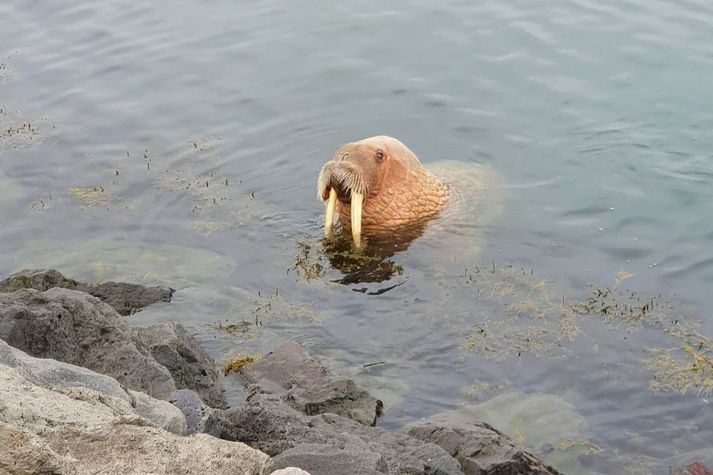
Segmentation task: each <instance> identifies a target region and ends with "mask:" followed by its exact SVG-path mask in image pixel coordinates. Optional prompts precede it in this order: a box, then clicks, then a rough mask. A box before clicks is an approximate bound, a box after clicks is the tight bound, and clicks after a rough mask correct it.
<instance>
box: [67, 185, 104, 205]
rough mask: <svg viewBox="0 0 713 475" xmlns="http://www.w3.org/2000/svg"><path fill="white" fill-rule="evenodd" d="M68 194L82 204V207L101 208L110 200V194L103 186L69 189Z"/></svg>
mask: <svg viewBox="0 0 713 475" xmlns="http://www.w3.org/2000/svg"><path fill="white" fill-rule="evenodd" d="M69 192H70V193H71V194H72V195H73V196H74V197H75V198H76V199H78V200H79V201H80V202H81V203H82V207H83V208H86V207H87V206H101V205H103V204H105V203H107V202H109V200H111V193H110V192H108V191H107V190H106V189H105V188H104V187H103V186H101V185H99V186H92V187H88V188H70V189H69Z"/></svg>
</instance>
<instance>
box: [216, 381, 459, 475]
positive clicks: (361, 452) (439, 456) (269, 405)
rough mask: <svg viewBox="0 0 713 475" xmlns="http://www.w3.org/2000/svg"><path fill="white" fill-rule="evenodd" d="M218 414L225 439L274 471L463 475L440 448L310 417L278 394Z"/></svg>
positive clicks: (329, 417) (341, 420)
mask: <svg viewBox="0 0 713 475" xmlns="http://www.w3.org/2000/svg"><path fill="white" fill-rule="evenodd" d="M218 412H219V413H220V415H221V426H222V429H223V432H222V433H221V437H222V438H224V439H228V440H239V441H241V442H245V443H247V444H248V445H250V446H252V447H254V448H258V449H259V450H261V451H263V452H265V453H267V454H268V455H271V456H272V457H273V459H272V462H271V465H270V468H271V469H273V470H278V469H282V468H286V467H291V466H292V467H300V468H302V469H304V470H307V471H308V472H310V473H311V474H313V475H319V474H332V473H360V474H371V473H380V474H383V473H387V474H397V473H398V474H400V473H412V474H434V473H438V474H442V475H447V474H462V473H463V472H462V470H461V468H460V464H459V463H458V462H457V461H456V460H455V459H454V458H453V457H451V456H450V455H449V454H448V453H447V452H446V451H444V450H443V449H442V448H440V447H438V446H437V445H436V444H432V443H427V442H422V441H420V440H418V439H416V438H414V437H411V436H409V435H407V434H402V433H397V432H388V431H385V430H383V429H381V428H377V427H370V426H365V425H363V424H360V423H358V422H355V421H353V420H351V419H348V418H346V417H342V416H339V415H336V414H320V415H315V416H307V415H305V414H303V413H301V412H298V411H297V410H295V409H294V408H293V407H291V406H290V405H288V404H287V403H286V402H285V401H284V400H282V399H281V398H280V397H279V396H277V395H274V394H263V393H253V394H251V395H250V396H249V398H248V401H247V404H246V405H245V406H243V407H241V408H237V409H231V410H228V411H218Z"/></svg>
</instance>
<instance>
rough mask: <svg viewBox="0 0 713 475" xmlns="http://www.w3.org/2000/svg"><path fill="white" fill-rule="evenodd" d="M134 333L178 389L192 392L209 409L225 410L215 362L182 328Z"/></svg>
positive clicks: (163, 326)
mask: <svg viewBox="0 0 713 475" xmlns="http://www.w3.org/2000/svg"><path fill="white" fill-rule="evenodd" d="M134 333H135V335H136V338H138V340H139V341H140V342H141V343H143V344H144V345H145V346H146V347H148V348H149V350H150V351H151V354H152V355H153V357H154V358H155V359H156V361H158V362H159V363H160V364H161V365H163V366H164V367H166V369H168V371H169V372H170V373H171V376H173V380H174V381H175V383H176V387H177V388H178V389H183V388H188V389H192V390H193V391H195V392H196V393H198V394H199V395H200V397H201V399H202V400H203V401H204V402H205V403H206V404H207V405H208V406H210V407H216V408H225V407H227V403H226V401H225V395H224V394H223V385H222V384H221V382H220V380H219V379H218V371H217V369H216V365H215V361H213V359H212V358H211V357H210V356H208V354H207V353H206V352H205V351H204V350H203V348H201V347H200V346H199V345H198V343H197V342H196V341H195V340H194V339H193V337H192V336H191V335H189V334H188V332H186V330H185V329H184V328H183V327H182V326H181V325H179V324H178V323H159V324H156V325H152V326H151V327H148V328H141V327H135V328H134Z"/></svg>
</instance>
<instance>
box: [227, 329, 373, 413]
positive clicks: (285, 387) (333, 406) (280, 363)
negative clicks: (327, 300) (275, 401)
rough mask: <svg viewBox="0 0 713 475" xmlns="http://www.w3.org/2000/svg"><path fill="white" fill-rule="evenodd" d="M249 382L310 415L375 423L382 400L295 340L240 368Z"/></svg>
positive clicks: (245, 380)
mask: <svg viewBox="0 0 713 475" xmlns="http://www.w3.org/2000/svg"><path fill="white" fill-rule="evenodd" d="M240 373H241V375H242V378H243V380H244V382H245V383H246V384H248V385H249V384H254V385H257V386H259V387H260V388H261V391H263V392H269V393H273V394H277V395H280V396H281V397H282V398H283V399H284V400H285V401H286V402H287V403H288V404H289V405H290V406H292V407H293V408H295V409H297V410H298V411H300V412H302V413H304V414H306V415H308V416H312V415H317V414H324V413H333V414H339V415H340V416H344V417H347V418H349V419H353V420H355V421H357V422H359V423H361V424H364V425H370V426H373V425H376V420H377V419H378V418H379V416H381V414H382V411H383V403H382V402H381V401H380V400H378V399H375V398H374V397H372V396H371V395H369V393H367V392H366V391H364V390H363V389H361V388H359V387H358V386H357V385H356V384H355V383H354V381H352V380H350V379H342V378H335V377H333V376H331V375H330V374H329V371H328V370H327V368H325V367H324V366H323V365H322V364H320V363H319V361H317V360H316V359H314V358H312V357H311V356H310V355H309V353H307V351H305V349H304V348H302V347H301V346H299V345H298V344H297V343H294V342H291V341H290V342H287V343H284V344H282V345H280V346H279V347H278V348H277V349H275V351H273V352H272V353H270V354H268V355H267V356H266V357H264V358H263V359H261V360H259V361H256V362H255V363H251V364H249V365H247V366H245V367H244V368H243V369H242V370H241V371H240Z"/></svg>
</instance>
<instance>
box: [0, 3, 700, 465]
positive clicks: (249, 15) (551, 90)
mask: <svg viewBox="0 0 713 475" xmlns="http://www.w3.org/2000/svg"><path fill="white" fill-rule="evenodd" d="M0 18H2V20H1V22H2V28H0V45H1V46H0V63H1V64H2V66H1V67H0V108H1V109H2V111H0V126H1V127H0V200H1V201H0V202H1V203H2V206H1V207H0V219H1V220H2V228H1V229H0V274H2V275H7V274H9V273H11V272H14V271H16V270H19V269H21V268H26V267H56V268H58V269H59V270H60V271H62V272H64V273H65V274H66V275H68V276H71V277H75V278H80V279H86V280H108V279H115V280H118V279H123V280H130V281H135V282H142V283H162V284H169V285H172V286H174V287H176V288H177V289H178V292H177V295H176V299H175V302H174V303H172V304H171V305H167V306H156V307H154V308H151V309H149V310H146V311H144V312H142V313H141V314H139V315H137V316H135V317H133V318H134V320H135V322H136V323H151V322H153V321H156V320H161V319H171V320H177V321H180V322H181V323H183V324H184V325H186V326H187V327H188V328H190V329H191V331H192V332H193V333H195V334H196V335H197V336H198V338H199V339H200V341H201V343H202V344H203V345H204V346H205V347H206V348H207V349H208V350H209V351H210V352H211V354H212V355H213V356H215V357H216V358H217V359H219V360H221V359H224V358H226V357H227V355H229V354H230V353H231V352H233V353H240V352H263V353H264V352H266V351H269V349H270V348H273V347H274V346H275V345H276V344H278V343H279V342H280V341H282V340H285V339H290V338H293V339H297V340H298V341H301V342H302V343H304V344H305V345H306V346H307V347H309V348H310V349H311V350H312V351H314V352H315V353H317V354H319V355H321V356H323V357H325V358H327V359H328V361H329V362H330V365H331V366H332V367H334V368H335V369H337V370H339V371H341V372H343V373H346V374H349V375H350V376H352V377H354V378H356V379H357V380H359V382H360V383H361V384H363V385H365V386H366V387H368V388H369V389H370V390H371V391H373V392H374V393H375V394H376V395H377V396H379V397H381V398H383V399H384V401H385V403H386V410H387V412H386V415H385V417H384V418H383V420H382V424H383V425H384V426H386V427H392V428H396V427H399V426H401V425H403V424H406V423H409V422H413V421H415V420H418V419H420V418H422V417H430V416H432V415H434V414H437V413H441V412H445V411H451V410H455V409H462V410H466V411H471V413H472V414H474V415H473V417H476V418H479V419H483V418H486V419H488V420H490V421H491V422H493V423H494V424H496V425H498V426H499V427H500V428H501V429H503V430H504V431H506V432H508V433H509V434H510V435H511V436H513V437H514V438H515V439H516V440H518V441H520V442H522V443H524V444H526V445H528V446H529V447H530V448H531V449H532V450H533V451H535V452H537V453H539V454H540V455H542V456H543V457H545V458H546V459H547V460H548V461H550V462H551V463H553V464H555V465H556V466H557V467H558V468H560V469H562V470H563V471H567V472H568V473H622V474H624V473H662V474H663V473H668V467H669V466H675V465H679V464H682V463H686V462H688V461H691V460H693V459H701V460H703V461H704V462H707V463H708V464H713V458H711V457H712V456H711V454H710V452H711V451H710V448H711V446H713V431H712V430H711V427H713V424H711V422H713V421H712V420H711V419H712V418H713V415H712V413H711V410H710V405H709V399H708V398H707V397H706V396H705V395H698V394H697V392H696V390H695V388H693V389H692V390H689V391H688V392H687V393H686V394H685V395H680V394H677V393H675V392H672V391H662V392H659V393H654V392H653V391H652V390H651V389H650V385H651V383H652V381H653V382H655V380H654V375H655V371H656V368H652V367H651V366H650V365H648V364H647V363H646V361H647V359H648V360H651V358H652V354H651V353H650V352H649V350H650V349H651V348H668V349H677V350H676V351H677V352H674V353H672V354H673V355H674V356H675V357H676V358H678V360H679V361H684V362H685V361H686V360H685V355H686V354H685V353H682V352H681V351H680V349H681V348H682V347H684V343H685V342H686V341H688V343H692V342H693V340H692V338H694V337H685V336H681V335H682V332H681V331H680V329H679V327H678V326H677V325H678V323H676V322H677V321H679V320H680V321H682V322H683V321H685V322H686V325H690V326H691V327H693V328H695V330H696V331H697V332H699V333H700V334H702V335H704V336H705V335H713V318H711V316H710V313H709V312H708V309H709V308H710V307H711V304H713V297H711V294H710V292H709V291H708V288H709V287H710V285H711V283H712V282H713V255H712V254H711V249H713V222H712V221H711V220H710V219H709V217H710V216H711V215H713V199H712V198H713V196H712V195H713V191H712V190H713V186H712V185H713V183H712V182H713V169H711V159H712V158H713V156H712V152H711V150H713V147H712V146H711V145H713V144H712V143H711V138H710V134H709V133H708V131H709V130H710V129H711V126H713V107H711V106H712V105H713V93H712V92H711V91H712V89H711V87H710V81H709V78H710V77H711V72H712V71H711V70H712V68H713V45H712V44H711V42H710V41H709V39H710V37H711V33H712V30H713V6H711V5H710V4H709V3H708V2H702V1H686V2H672V1H668V2H667V1H646V2H643V1H627V2H613V1H608V0H607V1H604V2H591V1H587V0H577V1H568V2H565V1H560V0H552V1H547V2H540V3H538V4H532V3H531V2H523V1H516V2H507V3H506V4H503V3H502V2H495V1H484V2H478V3H477V4H472V2H455V1H452V2H440V3H439V4H433V2H409V3H406V2H390V3H389V6H388V7H386V6H383V5H382V4H381V3H377V2H367V3H365V2H359V3H358V4H356V3H355V4H334V3H329V2H299V3H296V2H240V3H235V2H228V1H211V2H189V1H181V2H167V1H157V2H126V1H118V0H110V1H105V2H101V3H95V2H88V1H72V2H70V1H67V0H55V1H51V2H50V1H43V2H29V1H23V0H9V1H5V2H3V3H2V4H0ZM28 122H29V126H28V125H27V123H28ZM23 124H25V125H23ZM8 129H10V130H8ZM376 134H388V135H392V136H394V137H397V138H399V139H401V140H402V141H403V142H404V143H406V144H407V145H408V146H409V147H410V148H411V149H412V150H414V151H415V152H416V154H417V155H419V157H421V159H422V161H423V162H424V163H426V164H428V163H435V162H436V161H438V160H441V159H449V160H457V161H461V162H463V163H466V164H471V163H472V164H480V165H483V166H486V167H488V168H489V169H490V170H492V172H493V173H494V174H495V175H497V176H499V177H500V179H501V181H502V183H503V186H502V188H501V196H502V209H501V211H499V212H498V213H496V214H497V216H495V217H494V218H493V219H492V220H489V221H488V223H487V225H482V226H480V227H479V228H478V229H477V230H476V231H477V232H475V233H474V234H472V235H471V237H472V243H471V244H470V245H469V246H467V248H464V249H462V251H463V253H462V258H461V259H457V257H458V255H459V252H460V251H461V249H456V252H453V251H454V249H453V246H452V245H451V246H450V247H449V241H448V240H446V241H441V240H439V239H436V237H434V235H432V234H428V233H427V234H426V235H424V236H423V237H422V238H420V239H419V240H417V241H416V242H415V243H413V244H412V246H411V247H410V248H409V249H408V250H406V251H404V252H401V253H398V254H396V255H395V256H393V257H392V258H391V263H392V264H393V265H394V266H395V267H394V269H396V270H399V271H400V273H399V272H396V271H394V272H390V275H391V277H390V278H389V279H387V280H384V281H382V282H355V283H350V284H349V285H343V284H340V283H337V282H335V281H336V280H339V278H340V277H341V273H340V272H339V271H338V270H336V269H333V268H330V266H329V263H328V259H327V258H326V257H325V256H324V255H323V254H322V251H321V246H320V243H319V236H320V233H321V220H322V212H323V208H322V205H321V204H320V203H319V202H318V201H317V200H316V196H315V189H316V176H317V173H318V171H319V169H320V167H321V166H322V164H323V163H324V162H325V161H326V160H327V159H328V158H329V157H330V156H331V154H332V153H333V151H334V150H336V149H337V148H338V147H339V146H340V145H342V144H343V143H346V142H350V141H354V140H358V139H361V138H364V137H368V136H371V135H376ZM473 209H476V207H474V208H473ZM454 255H455V256H456V260H453V256H454ZM296 263H297V264H300V265H298V266H297V267H296V268H295V264H296ZM314 264H320V265H323V266H324V271H323V272H319V271H318V270H319V268H318V267H314ZM508 266H512V268H509V267H508ZM315 269H317V275H315V276H312V277H315V278H313V279H310V280H308V279H307V278H306V276H307V275H308V274H309V272H307V271H309V270H313V271H314V270H315ZM394 269H392V270H394ZM629 274H631V275H633V278H629ZM543 279H547V280H546V282H545V283H544V284H543V283H542V281H543ZM590 282H591V283H594V284H595V285H596V286H597V287H599V288H606V287H616V290H615V292H616V293H617V295H618V297H617V298H619V299H620V301H623V300H626V298H628V299H629V300H627V302H628V303H622V306H623V305H634V304H636V303H637V302H638V301H637V300H636V299H637V298H640V299H644V300H645V299H648V298H651V297H654V298H657V301H656V306H657V307H656V312H658V313H656V312H654V313H656V315H660V316H661V319H660V321H655V318H653V319H647V320H646V321H645V322H644V323H643V324H641V322H638V324H632V322H631V321H629V320H627V322H623V321H622V320H624V319H622V318H619V317H621V315H619V316H616V315H615V316H613V317H611V318H609V321H608V322H605V321H604V320H607V318H606V316H604V315H601V314H598V315H594V316H591V315H590V316H585V317H577V318H576V319H575V321H574V323H573V322H572V321H570V319H568V318H565V317H562V316H561V315H560V313H561V310H562V308H567V307H568V306H569V305H576V304H577V303H578V302H581V301H582V300H583V299H585V298H586V297H587V296H588V295H589V293H588V292H589V290H587V288H586V287H585V286H586V284H587V283H590ZM543 289H545V290H543ZM625 289H626V291H627V292H636V294H635V295H634V296H633V297H630V296H629V294H628V293H625ZM659 293H661V294H663V296H662V297H661V298H660V299H658V294H659ZM560 299H563V301H564V303H563V304H562V305H560ZM667 299H668V300H667ZM638 305H639V307H638V308H641V304H640V303H639V304H638ZM647 318H648V317H647ZM241 320H246V321H248V322H250V325H249V326H248V327H249V331H248V332H246V333H239V334H237V335H231V334H228V333H226V332H225V331H221V330H218V329H216V325H217V323H218V322H220V321H223V322H225V321H229V322H240V321H241ZM255 322H257V323H258V326H255V325H254V323H255ZM563 322H564V323H573V327H574V328H576V329H578V330H579V331H581V333H579V334H578V335H577V336H573V335H574V333H576V331H574V332H573V331H572V328H571V327H567V325H565V324H563ZM634 323H637V322H634ZM260 324H261V325H260ZM483 335H486V336H485V337H484V336H483ZM570 337H572V339H570ZM528 338H529V340H528ZM686 338H688V339H687V340H686ZM695 338H697V337H695ZM696 341H698V340H696ZM699 343H701V342H699ZM695 348H698V347H695ZM695 348H694V349H695ZM700 348H702V349H705V345H704V344H703V343H701V346H700ZM656 355H658V356H656ZM656 357H659V359H660V358H661V354H660V353H654V359H655V358H656ZM682 358H683V359H682ZM377 362H384V363H383V364H378V365H374V366H369V367H367V368H364V367H363V365H367V364H370V363H377ZM659 369H660V367H659ZM226 384H227V385H228V387H229V392H230V397H231V398H232V400H233V401H237V400H239V398H240V395H241V393H240V389H239V388H238V387H237V385H236V384H235V383H234V382H233V381H232V380H231V379H230V378H227V379H226Z"/></svg>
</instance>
